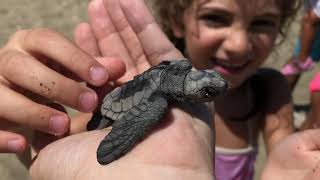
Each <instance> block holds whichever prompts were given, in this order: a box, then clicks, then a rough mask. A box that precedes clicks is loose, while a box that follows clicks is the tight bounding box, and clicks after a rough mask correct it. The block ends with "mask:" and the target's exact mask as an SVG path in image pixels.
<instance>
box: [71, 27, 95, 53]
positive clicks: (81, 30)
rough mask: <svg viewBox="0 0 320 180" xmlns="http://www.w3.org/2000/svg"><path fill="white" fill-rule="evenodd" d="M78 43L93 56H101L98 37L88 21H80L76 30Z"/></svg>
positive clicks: (75, 37) (75, 34)
mask: <svg viewBox="0 0 320 180" xmlns="http://www.w3.org/2000/svg"><path fill="white" fill-rule="evenodd" d="M74 39H75V42H76V44H77V45H78V46H79V47H81V48H82V49H83V50H84V51H86V52H87V53H89V54H90V55H91V56H93V57H97V56H101V54H100V50H99V46H98V42H97V39H96V38H95V36H94V34H93V30H92V28H91V26H90V24H88V23H80V24H78V25H77V27H76V28H75V30H74Z"/></svg>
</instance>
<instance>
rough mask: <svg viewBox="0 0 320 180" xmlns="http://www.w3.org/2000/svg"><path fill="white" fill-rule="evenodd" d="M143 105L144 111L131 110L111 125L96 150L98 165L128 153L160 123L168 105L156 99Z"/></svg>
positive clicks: (162, 99) (163, 100)
mask: <svg viewBox="0 0 320 180" xmlns="http://www.w3.org/2000/svg"><path fill="white" fill-rule="evenodd" d="M152 99H154V98H152ZM145 105H146V107H147V108H146V109H143V110H141V109H139V110H140V112H137V108H135V109H132V110H130V111H128V112H127V113H126V114H125V115H124V116H123V119H122V120H119V121H116V122H115V123H114V124H113V126H112V130H111V132H110V133H109V134H108V135H107V136H106V137H105V138H104V139H103V140H102V141H101V143H100V145H99V147H98V150H97V159H98V162H99V163H100V164H109V163H111V162H112V161H114V160H116V159H118V158H120V157H121V156H123V155H124V154H126V153H127V152H128V151H130V150H131V149H132V148H133V146H134V145H135V144H136V143H137V142H139V141H140V140H142V138H143V137H144V134H145V133H146V132H147V131H149V130H151V128H152V127H154V126H155V125H156V124H158V123H159V122H160V120H161V119H162V117H163V116H164V114H165V111H166V109H167V106H168V103H167V101H166V99H165V98H162V97H157V98H156V100H154V101H152V102H148V103H147V104H145ZM138 108H139V107H138Z"/></svg>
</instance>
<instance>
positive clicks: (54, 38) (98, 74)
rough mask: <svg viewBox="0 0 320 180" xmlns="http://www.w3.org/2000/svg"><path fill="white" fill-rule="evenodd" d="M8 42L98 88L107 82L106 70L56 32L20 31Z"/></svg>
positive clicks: (42, 30) (47, 30)
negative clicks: (59, 65) (53, 63)
mask: <svg viewBox="0 0 320 180" xmlns="http://www.w3.org/2000/svg"><path fill="white" fill-rule="evenodd" d="M14 37H15V38H14V39H13V40H12V41H10V42H11V44H12V42H13V43H14V42H16V43H15V44H13V46H16V44H18V45H20V46H19V47H18V48H20V49H21V50H22V51H26V52H27V53H28V54H32V55H35V56H39V57H38V59H39V60H41V57H47V58H50V59H51V60H52V61H55V62H56V63H59V64H61V65H63V66H64V67H66V68H67V69H69V70H70V71H71V72H73V73H75V74H77V75H78V76H79V77H81V78H82V79H83V80H85V81H86V82H89V83H90V84H92V85H95V86H99V85H102V84H104V83H105V82H106V81H107V78H108V74H107V71H106V69H105V68H104V67H103V66H102V65H101V64H100V63H99V62H97V61H96V60H95V59H94V58H92V57H91V56H90V55H89V54H87V53H86V52H85V51H83V50H81V48H79V47H78V46H76V45H75V44H74V43H72V42H71V41H69V40H67V39H66V38H65V37H63V36H62V35H60V34H59V33H57V32H54V31H51V30H49V29H44V28H37V29H31V30H24V31H20V32H19V33H17V34H16V36H14Z"/></svg>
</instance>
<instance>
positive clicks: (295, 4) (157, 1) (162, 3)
mask: <svg viewBox="0 0 320 180" xmlns="http://www.w3.org/2000/svg"><path fill="white" fill-rule="evenodd" d="M149 1H150V2H149V3H150V4H151V6H152V10H153V12H154V13H155V16H156V19H157V21H158V23H159V24H160V26H161V27H162V29H163V31H164V32H165V33H166V34H167V36H168V37H169V39H170V40H171V41H172V42H173V43H174V44H175V45H176V46H178V48H179V47H180V46H181V43H182V44H184V43H183V42H182V41H181V40H179V39H177V38H176V37H175V36H174V34H173V32H172V29H171V21H172V20H174V21H175V23H178V24H179V23H180V24H179V25H182V24H181V23H182V18H183V14H184V12H185V10H186V9H188V8H189V7H191V5H193V3H194V2H195V0H149ZM207 1H209V0H202V1H198V2H197V3H198V4H197V6H198V5H200V4H201V3H204V2H207ZM276 3H277V5H278V6H279V7H280V9H281V10H282V11H281V12H282V14H281V24H280V29H279V32H280V35H281V36H283V37H284V34H285V33H284V32H285V30H286V29H287V27H288V25H289V24H290V23H291V22H292V20H293V19H294V18H295V15H296V14H297V12H298V10H299V8H300V6H301V4H302V3H301V0H276ZM179 49H181V48H179Z"/></svg>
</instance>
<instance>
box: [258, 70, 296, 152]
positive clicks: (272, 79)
mask: <svg viewBox="0 0 320 180" xmlns="http://www.w3.org/2000/svg"><path fill="white" fill-rule="evenodd" d="M262 75H263V80H264V83H265V86H264V87H265V88H266V89H265V93H266V102H265V106H264V108H265V109H264V112H265V118H264V122H263V126H262V127H263V128H262V129H263V136H264V141H265V144H266V149H267V152H270V150H271V149H272V148H273V145H274V144H275V143H277V142H278V141H280V140H282V139H283V138H284V137H286V136H287V135H289V134H291V133H293V131H294V126H293V106H292V101H291V93H290V89H289V85H288V82H287V81H286V79H285V78H284V77H283V75H282V74H280V73H279V72H277V71H274V70H267V71H265V72H263V74H262Z"/></svg>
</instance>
